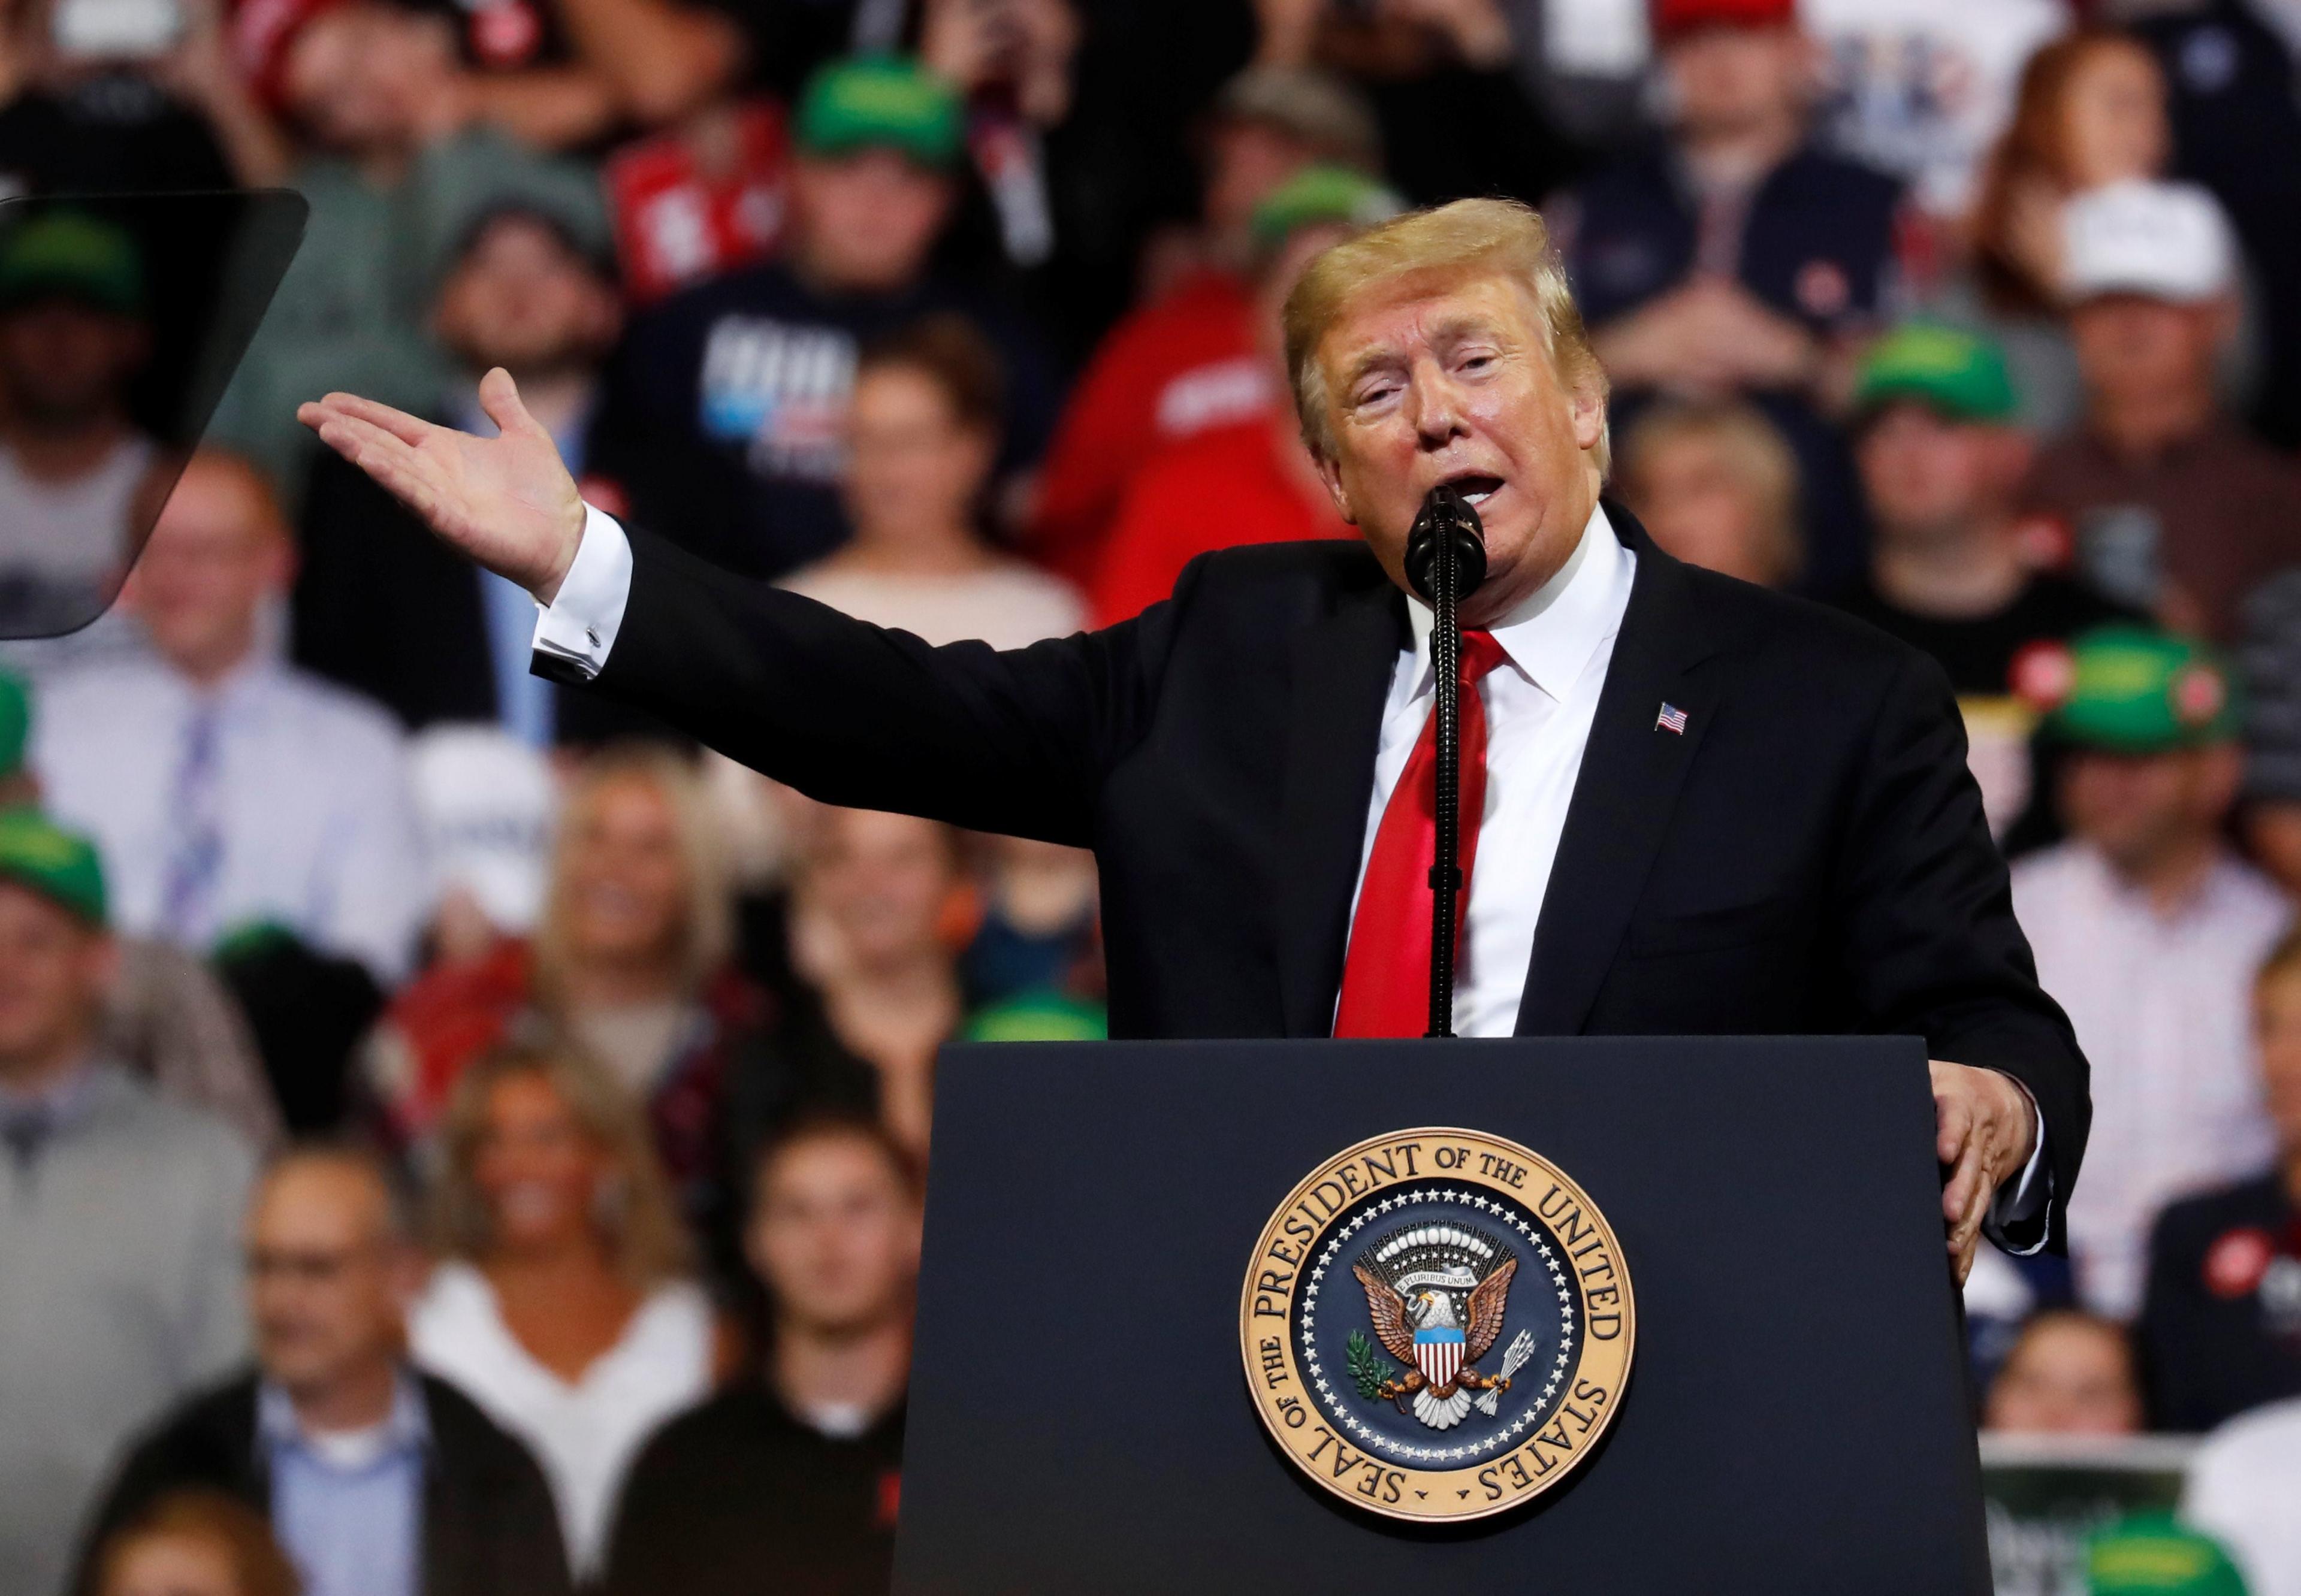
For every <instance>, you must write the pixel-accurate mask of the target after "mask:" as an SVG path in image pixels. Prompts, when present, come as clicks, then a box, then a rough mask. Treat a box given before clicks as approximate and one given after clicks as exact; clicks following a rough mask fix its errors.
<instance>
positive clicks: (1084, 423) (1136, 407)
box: [1032, 272, 1279, 582]
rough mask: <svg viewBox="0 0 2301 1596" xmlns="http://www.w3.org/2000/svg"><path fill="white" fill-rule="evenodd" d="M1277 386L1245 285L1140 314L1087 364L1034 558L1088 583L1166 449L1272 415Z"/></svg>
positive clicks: (1058, 439) (1188, 296)
mask: <svg viewBox="0 0 2301 1596" xmlns="http://www.w3.org/2000/svg"><path fill="white" fill-rule="evenodd" d="M1278 397H1279V396H1278V392H1277V385H1276V379H1275V378H1274V377H1273V375H1272V374H1271V372H1270V371H1269V370H1268V366H1267V364H1266V363H1265V362H1264V359H1263V357H1262V355H1260V353H1259V351H1258V350H1257V349H1256V347H1255V338H1254V306H1253V302H1252V301H1251V299H1250V298H1249V297H1248V296H1247V290H1246V285H1245V284H1243V282H1241V281H1240V280H1238V279H1237V278H1236V277H1234V276H1233V275H1232V274H1230V273H1229V272H1201V273H1200V274H1198V275H1197V276H1195V277H1192V278H1191V279H1190V280H1187V281H1186V282H1184V284H1183V285H1182V286H1181V287H1179V288H1176V290H1175V291H1174V292H1173V293H1171V294H1168V295H1167V296H1166V297H1163V298H1161V299H1159V300H1158V301H1156V302H1155V303H1153V304H1151V305H1145V306H1143V307H1142V309H1141V310H1138V311H1136V312H1134V313H1133V314H1132V315H1130V316H1128V317H1127V318H1126V319H1125V321H1123V322H1120V323H1119V324H1118V325H1117V327H1115V328H1113V329H1112V330H1111V331H1110V334H1109V337H1107V338H1104V339H1103V340H1102V344H1101V347H1099V348H1098V349H1096V351H1095V353H1094V358H1093V359H1092V360H1091V361H1089V362H1088V363H1087V369H1086V371H1085V372H1084V374H1082V375H1081V377H1080V379H1079V381H1078V386H1077V387H1076V388H1075V389H1074V390H1073V391H1072V394H1071V398H1070V403H1069V404H1068V405H1066V406H1065V407H1064V410H1063V415H1062V421H1061V422H1060V424H1059V425H1058V427H1057V429H1056V431H1055V439H1054V444H1053V446H1052V447H1051V448H1050V450H1049V451H1048V455H1047V464H1046V467H1045V470H1044V472H1043V473H1042V476H1041V478H1040V483H1039V508H1038V519H1037V524H1036V526H1035V528H1034V529H1033V537H1032V542H1033V546H1034V548H1033V552H1034V553H1036V554H1037V555H1038V556H1039V558H1040V559H1041V560H1042V561H1043V562H1044V563H1045V564H1048V565H1049V566H1050V567H1052V568H1053V569H1054V570H1056V571H1058V572H1061V573H1062V574H1064V575H1066V576H1068V577H1070V578H1071V579H1072V580H1073V581H1079V582H1084V581H1086V580H1087V578H1088V577H1090V576H1091V575H1092V573H1093V572H1094V569H1095V564H1096V559H1097V556H1098V555H1099V554H1100V550H1101V547H1102V541H1103V536H1104V534H1105V532H1106V531H1108V530H1109V526H1110V523H1111V518H1112V517H1113V516H1114V515H1116V514H1117V513H1118V508H1119V505H1120V503H1121V501H1122V500H1123V499H1124V497H1125V492H1126V486H1127V484H1128V482H1129V481H1131V480H1133V479H1134V473H1135V472H1138V471H1140V470H1141V469H1142V466H1143V464H1145V463H1146V462H1147V461H1149V460H1151V458H1152V457H1153V456H1155V455H1158V454H1159V452H1160V451H1161V450H1163V449H1166V448H1168V447H1172V446H1173V445H1174V444H1176V443H1177V442H1179V441H1181V440H1183V439H1188V438H1192V437H1194V436H1196V435H1197V434H1199V433H1201V432H1204V431H1207V430H1209V429H1211V428H1215V427H1223V426H1230V425H1234V424H1235V423H1237V422H1242V421H1245V420H1248V419H1250V418H1252V417H1257V416H1261V415H1265V414H1268V413H1269V411H1270V409H1271V407H1272V406H1273V405H1275V404H1276V402H1277V399H1278Z"/></svg>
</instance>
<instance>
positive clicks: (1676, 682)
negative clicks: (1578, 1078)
mask: <svg viewBox="0 0 2301 1596" xmlns="http://www.w3.org/2000/svg"><path fill="white" fill-rule="evenodd" d="M1606 511H1607V514H1608V515H1609V516H1610V517H1611V519H1612V521H1613V522H1614V525H1615V526H1616V527H1617V528H1618V529H1619V531H1620V534H1621V537H1622V540H1623V541H1624V542H1625V543H1627V544H1628V545H1629V547H1630V548H1631V550H1632V551H1633V552H1634V553H1635V554H1636V556H1637V561H1638V570H1637V577H1636V581H1635V584H1634V585H1633V586H1632V588H1631V589H1630V603H1629V608H1628V609H1627V612H1625V614H1623V617H1622V630H1621V632H1620V634H1619V636H1618V637H1617V638H1616V639H1615V640H1614V656H1613V659H1612V661H1611V663H1610V664H1608V666H1607V669H1606V684H1605V686H1604V687H1603V688H1602V689H1601V690H1600V693H1599V698H1598V711H1597V716H1596V718H1595V720H1594V721H1593V722H1592V723H1591V727H1590V740H1589V743H1588V745H1587V746H1586V748H1584V749H1583V754H1582V770H1581V773H1580V775H1579V776H1578V777H1577V779H1576V781H1575V784H1574V797H1573V800H1572V802H1571V803H1570V804H1569V806H1568V808H1567V812H1566V830H1565V831H1564V833H1563V835H1562V836H1561V837H1560V840H1559V844H1558V857H1557V860H1556V862H1555V863H1554V864H1553V865H1552V867H1551V873H1550V886H1549V890H1548V891H1547V892H1546V893H1545V894H1544V898H1543V904H1542V916H1541V919H1540V920H1539V922H1538V923H1536V926H1535V936H1534V957H1533V960H1532V962H1531V965H1529V967H1528V970H1527V982H1526V993H1525V996H1524V997H1522V998H1521V999H1519V1011H1518V1034H1519V1035H1520V1036H1555V1035H1571V1034H1573V1033H1574V1032H1577V1031H1579V1030H1580V1029H1581V1028H1582V1024H1583V1021H1584V1020H1585V1019H1586V1017H1587V1016H1588V1015H1589V1012H1590V1006H1591V1005H1592V1003H1594V1001H1596V999H1597V996H1598V989H1599V986H1600V985H1601V984H1602V982H1604V980H1605V976H1606V971H1607V968H1608V966H1609V965H1611V964H1612V962H1613V957H1614V951H1615V949H1616V948H1618V947H1619V945H1620V943H1621V940H1622V933H1623V932H1624V931H1625V930H1627V927H1628V925H1629V920H1630V912H1631V910H1632V909H1633V908H1634V907H1636V903H1637V900H1638V896H1639V893H1640V891H1641V890H1642V889H1643V888H1644V883H1645V879H1646V875H1647V873H1648V872H1649V871H1650V870H1651V869H1652V868H1653V860H1654V855H1655V853H1656V852H1657V851H1658V850H1659V849H1660V848H1661V840H1662V836H1663V834H1664V832H1665V831H1667V830H1668V828H1669V817H1670V813H1671V811H1672V810H1673V809H1674V808H1675V807H1676V806H1677V803H1678V791H1679V789H1680V788H1681V787H1682V786H1683V784H1684V782H1685V780H1686V772H1687V771H1688V770H1689V769H1691V768H1692V767H1693V765H1694V755H1695V753H1696V752H1697V751H1698V750H1699V749H1700V748H1701V746H1702V739H1703V734H1704V733H1705V732H1706V731H1708V730H1709V726H1710V722H1711V714H1712V711H1714V710H1715V708H1716V707H1717V703H1718V694H1719V686H1718V681H1717V679H1716V676H1715V674H1714V673H1700V674H1694V673H1693V667H1694V665H1695V664H1699V663H1700V662H1701V660H1702V659H1703V658H1704V657H1706V656H1708V655H1709V654H1710V653H1711V651H1712V650H1711V644H1710V642H1709V640H1708V636H1707V631H1706V629H1704V628H1703V626H1702V624H1701V617H1700V615H1699V614H1698V613H1697V610H1696V606H1694V604H1693V602H1692V595H1691V594H1690V593H1689V591H1688V590H1687V587H1688V585H1687V581H1686V570H1685V567H1684V566H1682V565H1680V564H1678V562H1677V561H1676V560H1674V559H1672V558H1670V556H1668V555H1666V554H1664V553H1662V552H1661V550H1660V549H1658V548H1656V547H1654V545H1653V541H1652V540H1651V539H1648V538H1647V536H1646V534H1645V530H1644V528H1643V527H1641V526H1639V525H1638V524H1637V522H1636V521H1635V520H1633V519H1632V518H1631V517H1630V515H1629V514H1628V513H1627V511H1625V510H1623V509H1622V508H1620V506H1616V505H1612V504H1609V505H1608V506H1607V507H1606ZM1665 704H1668V705H1669V706H1673V707H1674V708H1677V709H1680V710H1683V711H1685V712H1686V730H1685V731H1683V732H1674V731H1667V730H1664V729H1663V728H1661V726H1660V725H1658V724H1657V722H1658V719H1659V717H1660V715H1661V708H1662V706H1663V705H1665Z"/></svg>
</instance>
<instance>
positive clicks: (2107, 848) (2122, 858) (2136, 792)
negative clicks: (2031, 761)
mask: <svg viewBox="0 0 2301 1596" xmlns="http://www.w3.org/2000/svg"><path fill="white" fill-rule="evenodd" d="M2235 786H2236V761H2235V756H2234V755H2233V753H2232V752H2231V750H2230V749H2228V748H2180V749H2176V750H2174V751H2173V752H2171V753H2166V754H2113V753H2109V752H2107V751H2105V750H2103V749H2099V748H2085V749H2080V750H2079V751H2077V752H2074V753H2072V754H2071V756H2070V757H2069V759H2068V762H2067V763H2066V764H2065V765H2063V770H2062V809H2063V818H2064V819H2065V820H2066V821H2067V823H2068V824H2069V828H2070V830H2071V831H2072V832H2074V833H2075V834H2076V835H2078V836H2079V837H2081V838H2083V839H2084V840H2086V841H2088V842H2090V843H2092V844H2093V845H2094V846H2095V847H2096V848H2099V849H2101V851H2102V852H2103V853H2104V855H2106V856H2108V858H2109V861H2110V863H2112V864H2113V865H2116V866H2117V867H2118V868H2119V869H2121V870H2122V871H2125V872H2126V873H2129V874H2137V875H2138V874H2140V873H2143V872H2145V871H2146V870H2147V869H2149V867H2150V866H2151V865H2154V864H2155V862H2156V861H2158V860H2160V859H2162V858H2163V857H2165V856H2167V854H2169V853H2170V852H2171V851H2173V850H2175V849H2177V848H2184V847H2187V846H2190V845H2193V844H2194V843H2195V842H2196V841H2197V840H2199V839H2200V838H2204V837H2210V836H2211V835H2212V834H2213V831H2214V830H2215V829H2216V828H2217V827H2219V825H2220V824H2221V822H2222V816H2223V815H2225V814H2227V813H2228V810H2229V806H2230V802H2231V800H2232V797H2233V793H2234V790H2235Z"/></svg>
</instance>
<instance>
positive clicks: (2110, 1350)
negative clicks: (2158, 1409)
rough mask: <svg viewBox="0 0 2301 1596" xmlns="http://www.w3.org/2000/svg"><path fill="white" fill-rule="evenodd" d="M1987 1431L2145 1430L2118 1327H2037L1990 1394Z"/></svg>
mask: <svg viewBox="0 0 2301 1596" xmlns="http://www.w3.org/2000/svg"><path fill="white" fill-rule="evenodd" d="M1982 1422H1983V1424H1984V1425H1986V1426H1987V1428H1989V1429H1992V1430H2003V1431H2008V1432H2012V1433H2017V1434H2031V1435H2123V1434H2128V1433H2131V1432H2133V1431H2135V1430H2138V1429H2139V1428H2140V1427H2141V1403H2140V1400H2139V1398H2138V1396H2137V1394H2136V1393H2135V1391H2134V1386H2133V1365H2132V1361H2131V1358H2129V1355H2128V1353H2127V1351H2126V1349H2125V1343H2124V1341H2123V1338H2122V1337H2121V1335H2120V1334H2119V1333H2118V1332H2117V1330H2116V1329H2115V1327H2114V1326H2112V1325H2108V1324H2096V1323H2095V1322H2094V1321H2092V1320H2089V1319H2086V1318H2082V1317H2079V1316H2076V1315H2059V1316H2054V1317H2053V1318H2051V1319H2048V1320H2046V1321H2044V1322H2042V1323H2040V1324H2037V1325H2035V1326H2033V1327H2032V1328H2031V1329H2030V1330H2029V1333H2026V1334H2025V1335H2023V1336H2022V1338H2021V1341H2020V1342H2019V1343H2018V1344H2017V1345H2016V1346H2015V1347H2014V1349H2013V1356H2012V1358H2008V1359H2007V1360H2006V1363H2005V1367H2004V1370H2003V1371H2002V1372H2001V1373H2000V1374H1999V1375H1998V1376H1997V1379H1996V1383H1994V1384H1992V1385H1991V1386H1990V1388H1989V1403H1988V1408H1987V1412H1986V1413H1985V1414H1984V1415H1983V1418H1982Z"/></svg>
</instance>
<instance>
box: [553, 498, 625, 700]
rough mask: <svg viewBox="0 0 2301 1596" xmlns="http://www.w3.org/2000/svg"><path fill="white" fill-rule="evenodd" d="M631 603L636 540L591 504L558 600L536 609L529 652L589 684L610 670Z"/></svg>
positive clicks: (584, 509)
mask: <svg viewBox="0 0 2301 1596" xmlns="http://www.w3.org/2000/svg"><path fill="white" fill-rule="evenodd" d="M631 597H632V540H631V539H629V538H627V537H625V536H624V535H623V528H622V527H620V526H618V525H616V524H615V517H614V516H612V515H610V514H607V512H606V511H605V510H602V509H599V508H598V507H597V506H593V505H590V504H587V505H585V506H583V535H582V539H580V540H579V541H578V542H577V543H576V545H575V559H574V562H573V564H570V565H569V566H568V567H567V574H566V575H565V577H564V578H562V579H561V581H560V583H559V592H558V595H557V597H554V598H553V599H552V601H551V603H550V604H549V605H548V606H545V605H542V604H538V605H537V606H535V607H536V609H537V610H538V611H539V612H540V614H537V616H536V617H535V640H534V642H533V643H532V644H531V645H530V647H531V648H533V649H534V651H535V652H536V653H538V654H540V655H544V656H548V657H549V658H551V659H555V660H557V661H560V662H561V663H562V664H565V665H569V666H573V669H574V671H575V673H576V674H577V675H579V676H581V677H582V678H583V680H584V681H590V679H591V678H592V677H594V676H597V675H598V673H599V672H600V670H601V669H602V668H603V667H604V666H605V665H606V664H607V654H608V651H609V650H610V649H612V648H615V633H616V632H617V631H621V630H622V628H623V606H625V605H627V604H629V603H630V602H631Z"/></svg>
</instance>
